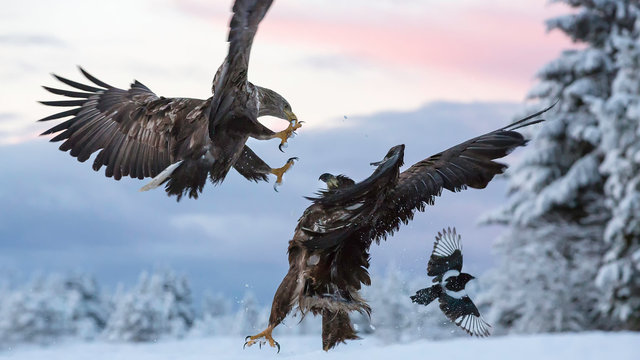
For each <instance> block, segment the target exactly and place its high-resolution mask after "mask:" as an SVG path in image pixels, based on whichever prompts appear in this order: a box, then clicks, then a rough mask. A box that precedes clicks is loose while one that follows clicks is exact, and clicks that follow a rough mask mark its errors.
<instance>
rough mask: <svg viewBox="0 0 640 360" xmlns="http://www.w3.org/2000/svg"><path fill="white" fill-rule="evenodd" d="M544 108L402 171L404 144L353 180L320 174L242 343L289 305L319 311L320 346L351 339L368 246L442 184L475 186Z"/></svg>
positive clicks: (267, 334) (364, 308)
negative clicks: (267, 305)
mask: <svg viewBox="0 0 640 360" xmlns="http://www.w3.org/2000/svg"><path fill="white" fill-rule="evenodd" d="M548 109H549V108H547V109H545V110H543V111H540V112H538V113H536V114H533V115H531V116H528V117H526V118H525V119H522V120H520V121H518V122H516V123H514V124H512V125H509V126H506V127H503V128H501V129H498V130H495V131H492V132H490V133H487V134H485V135H482V136H479V137H476V138H474V139H471V140H468V141H465V142H463V143H461V144H458V145H456V146H454V147H452V148H450V149H448V150H445V151H443V152H441V153H438V154H436V155H433V156H431V157H428V158H426V159H424V160H422V161H420V162H418V163H416V164H414V165H413V166H411V167H410V168H408V169H407V170H405V171H403V172H400V167H401V166H402V165H403V159H404V145H397V146H394V147H392V148H391V149H390V150H389V151H388V153H387V154H386V156H385V157H384V159H383V160H382V161H379V162H376V163H372V165H375V166H377V168H376V170H375V171H374V172H373V174H372V175H371V176H369V177H368V178H366V179H365V180H363V181H361V182H358V183H356V182H354V181H353V180H351V179H349V178H348V177H346V176H344V175H338V176H334V175H331V174H323V175H322V176H320V180H322V181H324V182H325V183H326V184H327V189H326V190H322V191H320V193H319V194H318V196H317V197H310V198H308V199H310V200H311V201H312V202H313V204H312V205H311V206H309V207H308V208H307V209H306V210H305V211H304V213H303V214H302V217H301V218H300V219H299V221H298V225H297V227H296V229H295V232H294V236H293V240H291V241H289V249H288V254H289V271H288V273H287V274H286V276H285V277H284V279H283V280H282V283H281V284H280V286H279V287H278V289H277V291H276V294H275V296H274V298H273V304H272V307H271V315H270V317H269V325H268V327H267V329H266V330H264V331H263V332H261V333H259V334H257V335H255V336H248V337H247V339H246V343H245V345H247V346H251V345H253V344H255V343H260V344H262V343H264V342H268V343H269V345H271V346H277V347H278V350H279V349H280V345H279V344H278V343H277V342H276V341H275V340H274V339H273V337H272V331H273V329H274V328H275V327H276V326H278V324H280V322H282V320H283V319H284V318H285V317H286V316H287V314H289V312H290V311H291V310H292V309H293V307H294V306H296V307H297V308H298V310H299V311H300V312H301V313H302V315H303V316H304V315H305V314H307V313H309V312H311V313H312V314H314V315H322V347H323V349H324V350H329V349H331V348H333V347H334V346H335V345H336V344H338V343H340V342H345V340H349V339H357V338H358V337H357V335H356V332H355V330H354V328H353V325H352V324H351V320H350V319H349V312H351V311H359V312H362V313H367V314H369V313H370V311H371V309H370V307H369V305H368V304H367V303H366V301H365V300H364V299H363V298H362V297H361V296H360V289H361V287H362V285H370V284H371V279H370V277H369V273H368V271H367V269H368V268H369V247H370V246H371V243H372V242H373V241H375V242H376V243H379V242H380V240H381V239H385V238H386V237H387V236H389V235H391V234H393V232H394V231H397V230H398V229H399V228H400V224H401V223H404V224H407V223H408V222H409V221H410V220H412V219H413V216H414V214H415V212H416V211H424V210H425V207H426V205H433V203H434V198H435V197H436V196H439V195H440V194H441V192H442V189H447V190H449V191H452V192H458V191H460V190H463V189H465V188H467V187H472V188H475V189H482V188H484V187H486V186H487V184H488V183H489V182H490V181H491V179H493V177H494V176H495V175H496V174H501V173H502V172H503V171H504V170H505V169H506V168H507V166H506V165H504V164H501V163H498V162H495V161H493V160H494V159H498V158H502V157H504V156H506V155H507V154H509V153H510V152H511V151H512V150H513V149H515V148H516V147H519V146H523V145H525V144H526V143H527V141H526V140H525V139H524V137H523V136H522V134H520V133H519V132H517V131H515V130H517V129H519V128H522V127H524V126H529V125H532V124H535V123H538V122H540V121H543V120H541V119H534V118H535V117H537V116H538V115H540V114H542V113H543V112H545V111H547V110H548Z"/></svg>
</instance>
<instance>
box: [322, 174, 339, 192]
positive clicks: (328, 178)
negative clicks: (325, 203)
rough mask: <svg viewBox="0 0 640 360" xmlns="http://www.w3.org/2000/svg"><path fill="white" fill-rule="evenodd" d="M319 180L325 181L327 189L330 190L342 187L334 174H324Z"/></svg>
mask: <svg viewBox="0 0 640 360" xmlns="http://www.w3.org/2000/svg"><path fill="white" fill-rule="evenodd" d="M318 180H320V181H323V182H324V183H325V184H327V189H329V190H332V189H335V188H337V187H338V186H339V185H340V184H339V183H338V178H337V177H335V176H334V175H333V174H329V173H324V174H322V175H320V177H319V178H318Z"/></svg>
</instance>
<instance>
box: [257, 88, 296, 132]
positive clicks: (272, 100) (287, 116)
mask: <svg viewBox="0 0 640 360" xmlns="http://www.w3.org/2000/svg"><path fill="white" fill-rule="evenodd" d="M256 88H257V89H258V96H259V99H258V100H259V102H260V107H259V109H258V117H260V116H275V117H277V118H280V119H283V120H287V121H289V122H292V123H294V124H295V122H297V121H298V117H297V116H296V114H294V113H293V110H292V109H291V105H290V104H289V102H288V101H287V100H286V99H285V98H284V97H283V96H282V95H280V94H278V93H277V92H275V91H273V90H271V89H267V88H264V87H261V86H256Z"/></svg>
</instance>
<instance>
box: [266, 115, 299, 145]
mask: <svg viewBox="0 0 640 360" xmlns="http://www.w3.org/2000/svg"><path fill="white" fill-rule="evenodd" d="M303 122H304V121H297V119H293V120H291V121H290V122H289V126H287V128H286V129H284V130H282V131H280V132H277V133H275V134H273V137H274V138H276V137H277V138H279V139H280V145H278V149H280V151H283V150H282V148H283V147H284V148H286V147H287V140H288V139H290V138H292V137H293V136H294V134H295V131H296V130H298V129H299V128H300V127H301V126H302V123H303Z"/></svg>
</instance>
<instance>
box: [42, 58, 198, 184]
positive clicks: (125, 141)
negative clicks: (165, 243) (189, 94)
mask: <svg viewBox="0 0 640 360" xmlns="http://www.w3.org/2000/svg"><path fill="white" fill-rule="evenodd" d="M80 71H81V72H82V74H83V75H84V76H85V77H86V78H87V79H88V80H89V81H90V82H91V83H92V84H91V85H89V84H85V83H80V82H76V81H72V80H69V79H66V78H63V77H61V76H57V75H54V76H55V78H56V79H58V80H59V81H61V82H62V83H64V84H66V85H68V86H70V87H71V88H73V89H74V91H70V90H66V89H58V88H51V87H46V86H45V87H44V88H45V89H46V90H47V91H49V92H51V93H53V94H56V95H62V96H65V97H67V98H70V99H68V100H57V101H42V102H41V103H42V104H44V105H48V106H53V107H63V108H65V107H66V108H68V109H66V110H64V111H61V112H59V113H56V114H53V115H50V116H47V117H45V118H44V119H40V120H39V121H51V120H59V119H64V118H69V119H67V120H64V121H62V122H60V123H59V124H57V125H55V126H54V127H52V128H50V129H49V130H47V131H45V132H43V133H42V134H41V135H49V134H55V133H59V134H57V135H56V136H55V137H53V138H52V139H51V141H52V142H56V141H63V143H62V145H60V150H62V151H70V154H71V156H73V157H76V158H77V159H78V161H80V162H84V161H86V160H87V159H89V157H90V156H91V154H93V153H94V152H96V151H98V150H100V152H99V153H98V155H97V156H96V158H95V161H94V163H93V169H94V170H96V171H97V170H99V169H100V168H101V167H102V166H106V167H107V169H106V171H105V175H106V176H108V177H113V178H114V179H116V180H119V179H120V178H121V177H123V176H130V177H132V178H139V179H143V178H145V177H154V176H156V175H158V174H159V173H160V172H161V171H162V170H164V169H165V168H166V167H167V166H169V165H171V164H173V163H175V162H177V161H179V160H183V159H187V158H189V157H191V156H192V155H193V154H196V155H197V154H199V153H200V152H204V149H205V147H206V146H207V145H208V138H207V137H206V134H207V127H208V121H207V117H206V116H205V109H206V108H207V107H208V105H209V100H199V99H188V98H165V97H161V96H157V95H156V94H154V93H153V92H152V91H151V90H149V88H147V87H146V86H144V85H143V84H142V83H140V82H138V81H135V82H134V83H133V84H132V85H131V87H130V88H129V89H127V90H124V89H118V88H116V87H113V86H111V85H109V84H106V83H105V82H103V81H101V80H98V79H97V78H95V77H94V76H92V75H90V74H89V73H87V72H86V71H85V70H84V69H82V68H80Z"/></svg>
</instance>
